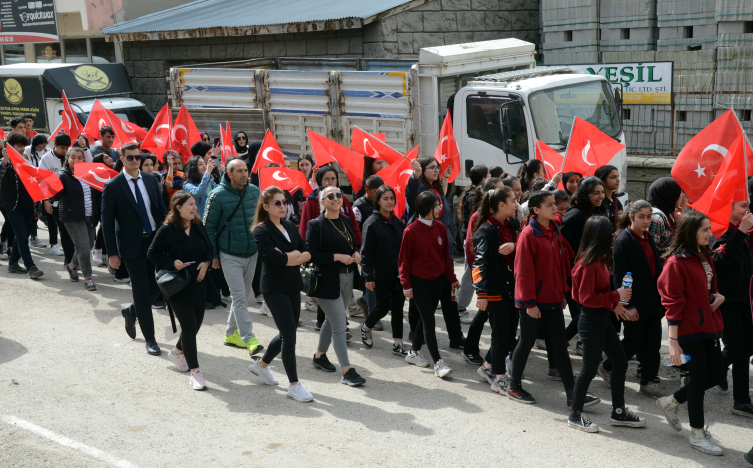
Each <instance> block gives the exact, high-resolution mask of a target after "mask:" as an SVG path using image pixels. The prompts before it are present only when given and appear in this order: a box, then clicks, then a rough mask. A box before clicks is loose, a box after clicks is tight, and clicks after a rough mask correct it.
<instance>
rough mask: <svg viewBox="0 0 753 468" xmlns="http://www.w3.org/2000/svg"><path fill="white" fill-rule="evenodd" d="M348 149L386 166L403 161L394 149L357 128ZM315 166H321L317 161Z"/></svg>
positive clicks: (354, 128)
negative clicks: (383, 162) (381, 161)
mask: <svg viewBox="0 0 753 468" xmlns="http://www.w3.org/2000/svg"><path fill="white" fill-rule="evenodd" d="M350 147H351V148H353V149H354V150H356V151H358V152H359V153H361V154H362V155H364V156H368V157H370V158H375V159H381V160H383V161H387V164H395V163H396V162H398V161H400V160H401V159H405V157H404V156H403V155H402V154H401V153H400V152H398V151H397V150H396V149H394V148H393V147H391V146H390V145H388V144H387V143H385V142H383V141H382V140H380V139H379V138H377V137H375V136H374V135H371V134H369V133H366V132H364V131H363V130H361V129H360V128H358V126H353V134H352V135H351V138H350ZM317 164H319V165H321V163H319V161H317Z"/></svg>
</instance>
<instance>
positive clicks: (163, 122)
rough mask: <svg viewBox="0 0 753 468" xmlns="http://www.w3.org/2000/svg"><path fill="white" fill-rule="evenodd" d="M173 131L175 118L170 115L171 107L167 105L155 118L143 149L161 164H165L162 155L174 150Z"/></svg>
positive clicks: (142, 146) (142, 145)
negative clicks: (171, 137) (154, 156)
mask: <svg viewBox="0 0 753 468" xmlns="http://www.w3.org/2000/svg"><path fill="white" fill-rule="evenodd" d="M172 129H173V116H172V115H171V114H170V107H169V106H168V105H167V104H165V105H164V106H163V107H162V109H160V111H159V113H158V114H157V117H155V119H154V123H153V124H152V128H150V129H149V132H148V133H147V134H146V136H145V137H144V140H143V142H142V143H141V149H142V150H147V151H150V152H152V153H153V154H155V155H156V156H157V159H159V160H160V162H165V161H163V160H162V155H163V154H165V151H167V150H171V149H173V148H172V140H171V139H170V132H171V131H172Z"/></svg>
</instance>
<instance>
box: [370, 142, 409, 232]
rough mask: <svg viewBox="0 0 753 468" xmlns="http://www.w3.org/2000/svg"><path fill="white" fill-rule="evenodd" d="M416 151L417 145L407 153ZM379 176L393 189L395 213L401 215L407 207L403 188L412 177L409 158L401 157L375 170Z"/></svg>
mask: <svg viewBox="0 0 753 468" xmlns="http://www.w3.org/2000/svg"><path fill="white" fill-rule="evenodd" d="M414 152H415V153H416V154H417V153H418V146H416V147H415V148H413V149H412V150H411V151H409V152H408V154H411V153H414ZM376 175H378V176H379V177H381V178H382V180H383V181H384V185H388V186H390V187H392V188H393V189H395V209H394V211H395V215H396V216H397V217H398V218H399V217H402V216H403V214H404V213H405V210H406V208H407V202H406V199H405V189H406V187H408V180H409V179H410V178H411V177H413V169H412V168H411V159H407V158H403V159H402V160H401V161H398V162H397V164H390V165H389V166H387V167H385V168H384V169H382V170H381V171H379V172H377V174H376Z"/></svg>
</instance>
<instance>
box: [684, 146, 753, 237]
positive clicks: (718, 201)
mask: <svg viewBox="0 0 753 468" xmlns="http://www.w3.org/2000/svg"><path fill="white" fill-rule="evenodd" d="M746 145H747V141H746V138H745V135H744V134H742V132H740V136H738V137H737V139H736V140H735V141H734V142H733V143H732V145H731V146H730V148H729V151H728V152H727V154H726V156H725V157H724V159H723V161H722V164H721V166H720V167H719V171H718V173H717V175H716V177H714V180H713V181H712V183H711V185H710V186H709V188H708V189H707V190H706V192H705V193H704V194H703V196H701V198H699V199H698V200H697V201H696V202H695V203H691V204H688V206H690V207H691V208H693V209H694V210H696V211H700V212H701V213H703V214H705V215H706V216H708V217H709V219H710V220H711V233H712V234H713V235H714V236H715V237H720V236H721V235H722V234H724V232H725V231H727V228H728V227H729V217H730V213H731V212H732V204H733V203H737V202H740V201H745V200H747V199H748V184H747V183H746V182H747V180H748V177H747V173H746V167H745V154H744V153H743V151H744V148H745V146H746Z"/></svg>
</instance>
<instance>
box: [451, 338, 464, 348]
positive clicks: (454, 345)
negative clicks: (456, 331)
mask: <svg viewBox="0 0 753 468" xmlns="http://www.w3.org/2000/svg"><path fill="white" fill-rule="evenodd" d="M450 348H454V349H465V337H464V336H462V337H460V339H459V340H457V341H452V340H450Z"/></svg>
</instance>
